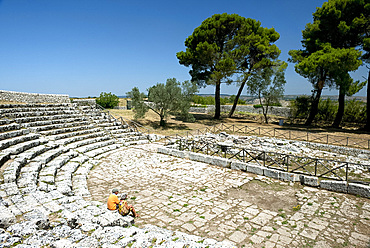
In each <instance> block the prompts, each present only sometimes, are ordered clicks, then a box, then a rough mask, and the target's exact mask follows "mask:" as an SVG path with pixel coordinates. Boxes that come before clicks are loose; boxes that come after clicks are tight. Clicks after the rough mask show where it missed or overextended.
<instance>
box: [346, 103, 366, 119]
mask: <svg viewBox="0 0 370 248" xmlns="http://www.w3.org/2000/svg"><path fill="white" fill-rule="evenodd" d="M366 117H367V113H366V104H365V103H364V102H361V101H356V100H354V99H353V100H351V101H348V102H347V104H346V108H345V110H344V115H343V121H344V122H346V123H359V124H361V123H366Z"/></svg>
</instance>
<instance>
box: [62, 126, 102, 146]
mask: <svg viewBox="0 0 370 248" xmlns="http://www.w3.org/2000/svg"><path fill="white" fill-rule="evenodd" d="M91 130H94V131H93V132H91V133H88V134H83V135H78V136H72V137H68V138H64V139H59V140H57V141H55V142H56V143H57V144H61V145H68V144H71V143H74V142H78V141H82V140H88V139H92V138H96V137H101V136H104V135H106V133H105V132H104V131H100V129H98V128H96V129H91ZM76 147H77V146H76Z"/></svg>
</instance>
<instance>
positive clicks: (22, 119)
mask: <svg viewBox="0 0 370 248" xmlns="http://www.w3.org/2000/svg"><path fill="white" fill-rule="evenodd" d="M70 118H82V119H84V120H86V119H87V118H86V117H83V116H81V114H80V113H75V114H63V115H52V116H32V117H30V116H27V117H19V118H14V121H15V122H16V123H19V124H22V125H25V124H26V123H35V122H43V121H52V120H60V119H70Z"/></svg>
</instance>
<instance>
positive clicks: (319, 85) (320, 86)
mask: <svg viewBox="0 0 370 248" xmlns="http://www.w3.org/2000/svg"><path fill="white" fill-rule="evenodd" d="M324 82H325V80H323V79H322V80H319V81H318V82H317V90H316V94H315V93H314V98H313V100H312V103H311V110H310V114H309V115H308V118H307V120H306V123H305V125H306V126H309V125H311V124H312V122H313V120H314V119H315V116H316V114H317V111H318V109H319V102H320V97H321V92H322V89H323V88H324Z"/></svg>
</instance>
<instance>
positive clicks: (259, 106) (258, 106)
mask: <svg viewBox="0 0 370 248" xmlns="http://www.w3.org/2000/svg"><path fill="white" fill-rule="evenodd" d="M253 108H262V104H254V105H253Z"/></svg>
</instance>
